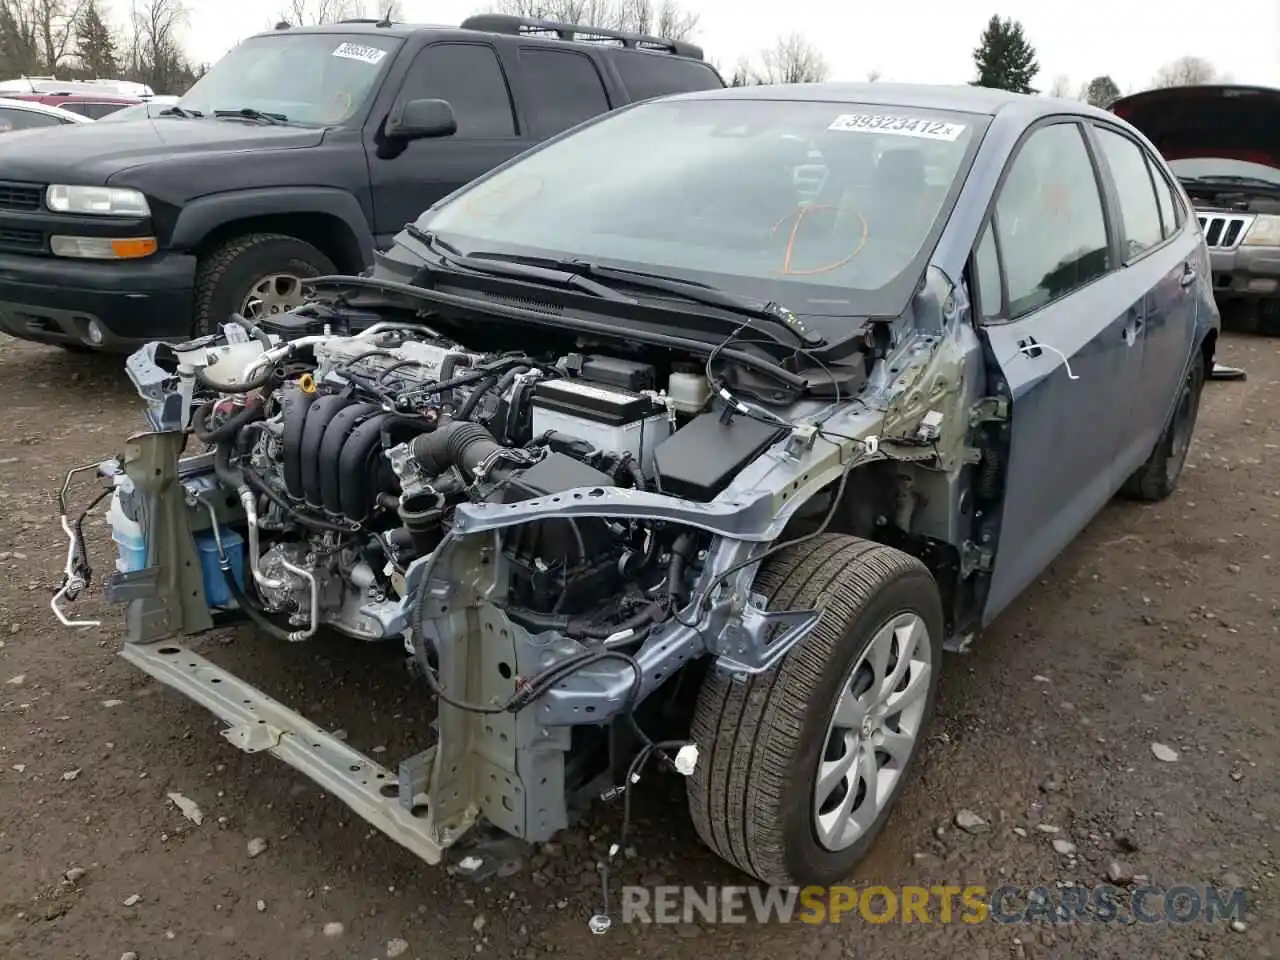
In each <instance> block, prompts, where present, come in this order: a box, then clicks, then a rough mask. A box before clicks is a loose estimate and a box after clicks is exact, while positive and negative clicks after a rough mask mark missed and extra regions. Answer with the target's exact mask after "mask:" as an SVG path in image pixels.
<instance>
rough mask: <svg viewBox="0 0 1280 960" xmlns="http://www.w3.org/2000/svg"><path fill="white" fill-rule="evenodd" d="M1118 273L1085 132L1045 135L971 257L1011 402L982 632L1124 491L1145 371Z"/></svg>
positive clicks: (1020, 160)
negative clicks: (1122, 474) (1129, 438)
mask: <svg viewBox="0 0 1280 960" xmlns="http://www.w3.org/2000/svg"><path fill="white" fill-rule="evenodd" d="M1116 262H1117V255H1116V250H1115V243H1114V231H1113V230H1112V229H1111V228H1110V227H1109V224H1108V221H1107V217H1106V212H1105V207H1104V202H1103V193H1102V186H1101V181H1100V179H1099V176H1098V168H1097V164H1096V161H1095V158H1094V155H1093V151H1092V149H1091V148H1090V145H1089V142H1088V140H1087V138H1086V136H1085V131H1084V127H1083V125H1082V123H1080V122H1078V121H1076V120H1062V119H1054V120H1052V121H1050V122H1046V123H1043V124H1041V125H1038V126H1036V127H1034V128H1033V129H1032V130H1031V132H1030V133H1028V134H1027V135H1026V136H1025V137H1024V139H1023V140H1022V142H1021V144H1020V145H1019V147H1018V148H1017V150H1016V151H1015V153H1014V155H1013V157H1012V158H1011V159H1010V161H1009V163H1008V165H1007V167H1006V170H1005V173H1004V177H1003V178H1002V180H1001V184H1000V186H999V188H998V192H997V195H996V200H995V203H994V204H993V206H992V211H991V215H990V218H989V221H988V223H987V225H986V226H985V228H984V230H983V232H982V233H981V235H980V238H979V243H978V245H977V247H976V249H975V252H974V270H973V274H974V276H975V277H976V278H977V279H978V287H979V297H978V299H979V304H980V312H981V316H980V317H979V322H980V323H981V326H982V332H983V334H984V335H985V338H986V340H987V342H988V344H989V346H990V349H991V352H992V354H993V355H994V359H995V360H996V362H997V363H998V364H999V366H1000V369H1001V372H1002V374H1003V377H1004V380H1005V382H1006V384H1007V386H1008V390H1009V392H1010V394H1011V395H1012V406H1011V410H1010V423H1011V427H1010V434H1009V449H1008V454H1007V455H1008V463H1007V464H1006V469H1005V489H1004V497H1003V507H1002V515H1001V522H1000V535H999V545H998V549H997V551H996V555H995V562H994V567H993V569H992V572H991V585H990V590H989V593H988V598H987V606H986V609H985V610H984V614H983V621H984V623H985V622H989V621H990V620H991V619H992V618H994V617H995V616H996V614H998V613H999V612H1000V611H1001V610H1002V609H1004V607H1005V606H1006V605H1007V604H1008V603H1009V601H1010V600H1012V599H1013V598H1014V597H1016V596H1017V595H1018V594H1019V593H1020V592H1021V591H1022V589H1023V588H1024V587H1026V586H1027V584H1028V583H1030V582H1031V581H1032V580H1033V579H1034V578H1035V577H1036V576H1038V575H1039V573H1040V572H1041V571H1042V570H1043V569H1044V567H1045V566H1046V565H1047V564H1048V563H1049V562H1050V561H1051V560H1053V558H1054V557H1055V556H1056V555H1057V554H1058V553H1059V552H1060V551H1061V550H1062V549H1063V547H1065V546H1066V545H1067V544H1068V543H1069V542H1070V541H1071V540H1072V539H1073V538H1074V537H1075V536H1076V534H1078V533H1079V532H1080V530H1081V529H1083V528H1084V526H1085V525H1086V524H1087V523H1088V522H1089V520H1090V519H1091V518H1092V517H1093V516H1094V515H1095V514H1096V513H1097V512H1098V510H1099V509H1100V508H1101V507H1102V506H1103V505H1104V504H1105V503H1106V502H1107V501H1108V499H1110V497H1111V495H1112V494H1113V492H1114V491H1115V489H1116V487H1117V486H1118V485H1119V483H1120V480H1119V479H1117V472H1116V469H1115V457H1116V453H1117V450H1118V449H1119V447H1120V445H1121V441H1122V435H1123V433H1124V430H1125V429H1126V428H1124V426H1123V422H1124V417H1123V411H1124V403H1125V402H1126V399H1127V395H1128V389H1129V387H1128V384H1129V382H1130V380H1131V379H1132V378H1133V377H1134V376H1136V375H1137V373H1138V372H1139V369H1140V366H1141V360H1140V358H1139V356H1138V354H1136V353H1134V352H1133V342H1134V341H1133V339H1132V328H1133V324H1134V313H1133V309H1132V308H1133V306H1134V302H1135V301H1134V297H1133V294H1132V292H1131V291H1130V290H1129V289H1127V288H1126V286H1125V284H1124V283H1123V280H1122V278H1121V276H1120V274H1119V272H1118V271H1117V270H1116ZM1142 306H1143V304H1142V297H1141V295H1138V296H1137V298H1136V307H1137V309H1138V310H1141V309H1142Z"/></svg>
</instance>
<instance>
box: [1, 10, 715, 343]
mask: <svg viewBox="0 0 1280 960" xmlns="http://www.w3.org/2000/svg"><path fill="white" fill-rule="evenodd" d="M722 86H724V81H723V80H722V79H721V77H720V75H719V74H718V73H717V72H716V71H715V69H714V68H713V67H712V66H711V65H710V64H708V63H706V62H705V61H704V60H703V57H702V51H701V49H699V48H698V47H696V46H693V45H692V44H688V43H683V42H678V41H672V40H664V39H661V38H657V37H649V36H641V35H637V34H628V33H619V32H617V31H610V30H602V29H598V28H595V27H584V26H579V25H570V24H559V23H547V22H542V21H535V20H527V19H523V18H519V17H510V16H502V15H497V14H484V15H477V16H474V17H471V18H469V19H467V20H465V21H464V22H463V23H462V24H461V26H459V27H434V26H413V25H407V24H393V23H390V22H389V21H386V20H381V21H373V20H356V21H345V22H342V23H337V24H330V25H326V26H320V27H306V28H289V27H288V26H287V25H286V24H281V26H280V28H279V29H277V30H274V31H271V32H268V33H262V34H259V35H257V36H254V37H250V38H249V39H248V40H245V41H244V42H243V43H241V44H240V45H239V46H238V47H236V48H235V49H234V50H232V51H231V52H230V53H228V54H227V55H226V56H225V57H224V58H223V59H222V60H221V61H219V62H218V63H217V64H216V65H215V66H214V67H213V69H212V70H210V71H209V73H207V74H206V75H205V76H204V77H202V78H201V79H200V80H199V81H198V82H197V83H196V84H195V85H194V86H193V87H192V88H191V90H190V91H189V92H188V93H187V94H186V95H185V96H184V97H183V98H182V99H181V100H180V101H179V102H178V103H177V104H176V105H175V106H173V107H171V108H169V109H168V110H164V111H160V115H157V116H154V117H152V118H149V119H141V120H137V121H130V122H123V123H104V124H82V125H77V126H76V127H75V128H68V129H66V130H61V129H59V130H42V131H37V132H33V133H30V134H10V135H9V136H6V137H4V138H3V140H2V141H0V330H3V331H5V332H7V333H10V334H12V335H13V336H15V337H21V338H23V339H27V340H38V341H42V342H45V343H54V344H60V345H62V346H65V347H68V348H72V349H104V350H128V349H130V348H132V347H133V346H135V345H137V344H138V343H142V342H146V341H149V340H156V339H170V340H174V339H186V338H188V337H190V336H192V335H199V334H203V333H208V332H212V331H213V330H215V329H216V327H217V324H218V323H219V322H221V321H222V320H224V319H226V318H227V317H228V316H229V315H230V314H232V313H236V312H238V313H241V314H243V315H244V316H246V317H248V318H251V319H259V318H265V317H269V316H271V315H273V314H277V313H280V312H283V311H286V310H288V309H291V308H292V307H295V306H297V305H299V304H300V303H301V302H302V301H303V299H304V293H303V284H302V281H303V280H304V279H305V278H308V277H314V276H318V275H321V274H327V273H334V272H343V273H357V272H359V271H361V270H363V269H364V268H365V267H366V266H367V265H368V264H369V263H371V261H372V255H373V252H374V250H375V249H381V248H383V247H385V246H389V245H390V242H391V239H392V237H393V236H394V235H395V234H396V233H397V232H398V231H399V230H400V229H401V228H402V227H403V226H404V224H405V223H406V222H407V221H410V220H413V219H415V218H416V217H417V216H418V215H420V214H421V213H422V211H423V210H425V209H426V208H427V207H429V206H430V205H431V204H433V203H435V202H436V201H437V200H439V199H441V198H442V197H444V196H445V195H447V194H449V193H451V192H452V191H454V190H456V189H457V188H458V187H461V186H462V185H463V184H465V183H466V182H468V181H469V180H472V179H474V178H475V177H477V176H479V175H480V174H482V173H484V172H486V171H487V170H490V169H492V168H493V167H496V166H498V165H499V164H502V163H504V162H505V161H507V160H509V159H510V158H512V157H514V156H515V155H516V154H519V153H521V152H522V151H524V150H525V149H527V148H528V147H530V146H532V145H534V144H536V143H538V142H540V141H542V140H545V139H547V138H549V137H552V136H554V135H556V134H558V133H560V132H561V131H563V130H566V129H568V128H569V127H572V126H574V125H576V124H577V123H579V122H581V121H583V120H586V119H588V118H590V117H593V116H596V115H598V114H600V113H604V112H606V111H608V110H611V109H614V108H616V107H619V106H622V105H624V104H627V103H631V102H633V101H636V100H642V99H647V98H649V97H654V96H661V95H663V94H668V93H679V92H686V91H692V90H703V89H708V88H714V87H722ZM654 148H655V149H661V144H654ZM531 188H532V189H536V185H531Z"/></svg>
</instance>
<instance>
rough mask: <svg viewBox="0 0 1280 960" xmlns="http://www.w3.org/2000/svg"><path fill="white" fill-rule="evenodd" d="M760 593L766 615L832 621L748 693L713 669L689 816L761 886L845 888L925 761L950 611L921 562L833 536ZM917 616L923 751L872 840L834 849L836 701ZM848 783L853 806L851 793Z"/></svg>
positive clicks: (795, 553) (875, 822)
mask: <svg viewBox="0 0 1280 960" xmlns="http://www.w3.org/2000/svg"><path fill="white" fill-rule="evenodd" d="M754 589H755V590H756V591H757V592H760V593H763V594H764V595H765V596H766V597H767V598H768V607H769V609H773V610H787V609H808V608H818V609H821V610H823V617H822V619H821V621H819V623H818V625H817V626H816V627H815V628H814V629H813V630H812V631H811V632H810V633H809V634H808V636H806V637H805V638H804V639H802V640H801V641H800V642H799V643H797V644H796V646H795V647H793V648H792V649H791V650H790V651H789V652H788V653H787V655H786V656H785V657H783V659H782V660H781V661H780V663H779V664H778V665H776V666H775V667H774V668H773V669H771V670H770V671H768V672H766V673H763V674H759V675H756V676H752V677H749V678H748V679H747V680H746V681H745V682H742V683H738V682H735V681H734V680H733V679H732V678H729V677H724V676H721V675H720V674H718V673H717V672H716V671H714V670H712V671H708V673H707V676H706V678H705V680H704V681H703V685H702V689H701V691H700V692H699V696H698V702H697V705H696V708H695V711H694V718H693V724H692V733H693V739H694V741H695V742H696V743H697V744H698V747H699V750H700V752H701V754H702V756H701V758H700V759H699V761H698V764H697V766H696V767H695V768H694V771H693V774H692V775H691V776H690V778H689V780H688V800H689V811H690V815H691V816H692V819H693V823H694V827H695V828H696V830H697V832H698V835H699V837H700V838H701V839H702V841H703V842H704V843H705V844H706V845H707V846H708V847H710V848H711V849H712V850H713V851H715V852H716V853H717V854H719V855H720V857H722V858H723V859H724V860H726V861H728V862H729V863H730V864H732V865H734V866H736V867H737V868H739V869H740V870H742V871H744V872H745V873H748V874H750V875H752V876H753V877H755V878H756V879H758V880H760V881H762V882H764V883H769V884H774V885H781V886H790V885H799V886H805V885H809V884H820V885H828V884H833V883H837V882H839V881H840V880H842V879H844V878H846V877H848V876H849V874H850V873H851V872H852V870H853V868H854V866H855V864H857V862H858V861H859V860H860V859H861V858H862V857H863V856H864V855H865V853H866V852H867V850H868V849H869V848H870V846H871V844H872V843H873V842H874V840H875V838H876V835H877V834H878V833H879V831H880V829H881V827H883V825H884V823H885V821H886V820H887V819H888V816H889V813H890V811H891V810H892V808H893V803H894V801H895V800H896V799H897V797H898V796H899V795H900V794H901V791H902V785H903V784H904V783H905V782H906V781H907V779H908V777H909V774H910V772H911V768H912V766H913V765H914V761H915V758H916V755H917V754H918V753H919V747H920V743H921V741H922V739H923V731H924V729H925V728H926V727H927V724H928V721H929V718H930V717H931V715H932V713H933V706H934V701H935V699H936V697H937V678H938V667H939V665H940V661H941V656H942V630H943V617H942V601H941V599H940V597H939V594H938V588H937V585H936V583H935V582H934V579H933V577H932V575H931V574H930V573H929V571H928V569H927V568H926V567H925V566H924V565H923V564H922V563H920V562H919V561H918V560H916V559H915V558H914V557H911V556H909V555H907V554H905V553H902V552H901V551H898V550H894V549H892V548H890V547H886V546H883V545H881V544H877V543H872V542H870V541H868V540H861V539H859V538H857V537H849V536H837V535H831V534H827V535H823V536H822V537H819V538H817V539H816V541H810V542H809V543H806V544H805V545H804V546H803V547H796V548H793V549H788V550H783V551H780V552H779V553H777V554H776V555H774V556H773V557H771V558H769V559H768V560H766V561H765V563H764V564H763V565H762V566H761V568H760V572H759V573H758V574H757V576H756V580H755V585H754ZM907 615H911V616H913V617H914V618H915V619H916V620H917V621H918V623H919V624H920V625H921V626H922V627H923V628H924V630H925V631H926V632H927V636H926V637H924V639H923V641H922V642H921V648H920V649H921V651H922V653H921V655H922V656H923V654H927V657H928V661H927V662H928V667H927V668H926V669H921V670H915V669H912V670H910V671H909V673H908V674H907V677H906V679H907V680H912V679H914V680H915V682H917V683H919V684H920V685H921V686H922V687H923V688H924V689H923V690H922V691H920V692H919V697H920V698H922V703H923V708H922V712H920V714H919V716H918V719H916V722H915V723H913V724H911V726H914V727H915V728H916V729H915V737H914V741H913V742H912V743H911V744H910V746H909V748H908V749H907V750H906V751H905V756H904V757H902V758H900V759H901V762H900V763H899V764H897V766H896V769H897V776H896V778H895V779H894V782H893V783H892V784H890V785H889V788H888V791H887V793H886V795H885V797H884V799H883V803H882V804H881V806H880V809H879V812H878V813H877V814H876V815H875V816H874V818H873V819H872V820H871V822H870V823H869V824H867V825H865V829H863V830H861V832H859V833H858V834H857V836H856V838H853V839H851V840H847V841H846V842H845V843H844V844H835V845H833V844H830V843H824V842H823V841H822V840H821V839H820V835H819V817H818V807H817V804H816V802H815V801H816V789H817V785H818V782H817V774H818V772H819V762H820V761H822V760H824V758H825V756H826V755H827V754H826V751H827V743H826V741H827V735H828V730H829V727H830V726H831V724H832V722H833V719H834V717H835V713H836V707H837V701H838V699H839V694H840V693H841V692H842V691H844V690H845V688H846V687H848V686H849V684H850V681H851V680H852V679H853V678H854V676H857V675H860V674H861V671H862V669H863V667H864V664H863V660H862V658H863V654H864V653H865V652H867V651H868V649H869V648H870V646H871V644H872V640H873V639H874V638H876V637H877V636H878V635H880V634H881V633H882V631H883V629H884V628H886V627H887V626H888V625H889V624H891V623H893V622H894V621H895V619H896V618H899V617H903V618H904V619H905V618H906V617H907ZM917 636H918V634H917ZM877 646H879V645H877ZM888 662H890V663H895V662H896V658H893V657H891V658H890V659H889V661H888ZM855 667H856V668H857V670H856V671H855ZM913 689H914V688H913ZM909 709H915V707H914V706H913V707H911V708H909ZM897 730H898V731H901V730H902V727H901V726H899V727H898V728H897ZM895 732H897V731H895ZM846 742H847V739H846ZM842 782H843V783H844V784H845V785H846V790H845V793H846V795H847V792H848V790H847V783H848V781H847V780H844V781H842ZM857 796H858V794H855V804H857V805H859V806H860V804H861V801H857Z"/></svg>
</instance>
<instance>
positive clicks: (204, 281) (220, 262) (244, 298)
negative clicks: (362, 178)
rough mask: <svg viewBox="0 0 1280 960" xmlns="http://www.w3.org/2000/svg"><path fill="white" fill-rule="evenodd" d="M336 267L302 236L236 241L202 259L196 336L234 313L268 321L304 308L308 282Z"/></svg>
mask: <svg viewBox="0 0 1280 960" xmlns="http://www.w3.org/2000/svg"><path fill="white" fill-rule="evenodd" d="M336 269H337V268H336V267H335V266H334V265H333V261H332V260H330V259H329V258H328V257H326V256H325V255H324V254H323V253H321V252H320V251H319V250H317V249H316V248H315V247H313V246H312V245H311V244H309V243H306V242H304V241H302V240H299V239H298V238H297V237H289V236H285V235H284V234H276V233H251V234H248V235H247V236H243V237H236V238H235V239H234V240H230V241H228V242H227V243H225V244H223V245H222V246H221V247H218V248H217V249H216V250H214V251H213V252H212V253H210V254H207V255H206V256H205V257H203V258H202V259H201V261H200V266H199V269H198V271H197V273H196V315H195V328H194V330H193V334H194V335H195V336H203V335H204V334H209V333H214V332H216V331H217V329H218V324H220V323H223V322H225V321H226V320H227V319H228V318H229V317H230V316H231V314H233V313H239V314H241V315H242V316H244V317H245V318H246V319H248V320H265V319H270V318H271V317H272V316H274V315H276V314H280V313H285V312H287V311H289V310H292V309H294V308H295V307H299V306H301V305H302V304H303V303H304V302H305V298H304V297H303V295H302V282H303V280H306V279H308V278H310V277H319V276H322V275H324V274H326V273H333V272H335V270H336Z"/></svg>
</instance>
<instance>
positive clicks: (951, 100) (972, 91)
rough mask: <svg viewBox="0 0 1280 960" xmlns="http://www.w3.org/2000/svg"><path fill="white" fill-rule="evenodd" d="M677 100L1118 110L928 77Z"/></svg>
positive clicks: (1089, 112) (996, 110)
mask: <svg viewBox="0 0 1280 960" xmlns="http://www.w3.org/2000/svg"><path fill="white" fill-rule="evenodd" d="M668 99H675V100H790V101H793V102H809V103H832V104H850V105H852V104H858V105H861V106H884V107H906V108H909V109H916V110H951V111H956V112H959V113H976V114H984V115H986V116H991V117H994V116H996V115H998V114H1000V115H1003V114H1011V115H1018V116H1019V117H1020V118H1021V119H1023V120H1025V121H1027V122H1030V121H1033V120H1035V119H1037V118H1038V117H1042V116H1046V117H1047V116H1053V115H1058V114H1063V113H1071V114H1078V115H1080V116H1091V117H1098V118H1105V119H1109V120H1111V121H1113V122H1114V121H1115V119H1116V118H1115V116H1114V115H1113V114H1110V113H1108V112H1107V111H1105V110H1099V109H1097V108H1096V107H1091V106H1089V105H1088V104H1087V103H1081V102H1078V101H1075V100H1059V99H1057V98H1055V97H1045V96H1040V95H1038V94H1024V93H1011V92H1010V91H1008V90H993V89H990V88H988V87H975V86H970V85H967V84H964V85H961V84H954V85H944V84H924V83H886V82H884V81H879V80H878V81H875V82H873V83H842V82H829V83H787V84H774V85H767V86H750V87H726V88H724V89H723V90H719V89H716V90H697V91H692V92H689V93H678V94H673V95H672V96H671V97H669V98H668Z"/></svg>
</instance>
